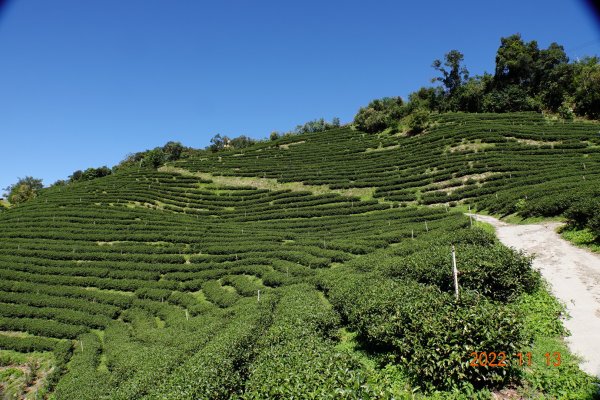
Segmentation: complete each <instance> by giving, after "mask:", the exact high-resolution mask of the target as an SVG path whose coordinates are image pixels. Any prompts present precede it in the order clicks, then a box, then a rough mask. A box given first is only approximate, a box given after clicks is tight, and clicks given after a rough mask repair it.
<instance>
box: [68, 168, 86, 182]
mask: <svg viewBox="0 0 600 400" xmlns="http://www.w3.org/2000/svg"><path fill="white" fill-rule="evenodd" d="M82 178H83V171H82V170H80V169H78V170H77V171H75V172H73V173H72V174H71V175H70V176H69V180H70V181H71V182H77V181H80V180H81V179H82Z"/></svg>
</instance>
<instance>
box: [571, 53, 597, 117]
mask: <svg viewBox="0 0 600 400" xmlns="http://www.w3.org/2000/svg"><path fill="white" fill-rule="evenodd" d="M575 88H576V89H575V93H574V101H575V112H576V113H577V114H578V115H586V116H588V117H590V118H596V119H598V118H600V59H599V58H598V57H586V58H584V59H583V60H581V61H579V62H577V63H576V64H575Z"/></svg>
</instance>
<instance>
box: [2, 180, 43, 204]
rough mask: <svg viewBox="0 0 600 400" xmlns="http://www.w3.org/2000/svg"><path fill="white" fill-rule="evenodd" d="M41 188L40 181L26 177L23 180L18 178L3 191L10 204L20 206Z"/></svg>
mask: <svg viewBox="0 0 600 400" xmlns="http://www.w3.org/2000/svg"><path fill="white" fill-rule="evenodd" d="M43 187H44V185H43V184H42V180H41V179H35V178H33V177H31V176H26V177H25V178H19V180H18V181H17V183H15V184H12V185H10V186H8V187H7V188H5V189H4V190H5V191H6V195H7V199H8V201H9V202H10V203H12V204H20V203H24V202H26V201H27V200H31V199H33V198H34V197H35V196H37V192H38V191H39V190H40V189H42V188H43Z"/></svg>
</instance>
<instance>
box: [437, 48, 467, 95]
mask: <svg viewBox="0 0 600 400" xmlns="http://www.w3.org/2000/svg"><path fill="white" fill-rule="evenodd" d="M463 60H464V56H463V54H462V53H461V52H460V51H458V50H450V51H449V52H448V53H446V54H445V55H444V63H443V65H444V66H445V67H446V68H444V67H443V66H442V61H440V60H435V61H433V64H432V67H433V68H434V69H435V70H436V71H439V72H440V73H441V74H442V76H438V77H437V78H433V79H432V82H436V81H437V82H441V83H442V84H443V85H444V87H445V88H446V94H447V95H448V96H452V95H454V93H455V92H456V91H457V90H458V89H459V88H460V87H461V86H462V84H463V82H464V81H466V80H467V79H469V71H468V70H467V68H466V67H465V66H463V65H461V63H462V62H463Z"/></svg>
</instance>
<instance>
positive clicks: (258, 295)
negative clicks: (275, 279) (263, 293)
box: [256, 289, 260, 303]
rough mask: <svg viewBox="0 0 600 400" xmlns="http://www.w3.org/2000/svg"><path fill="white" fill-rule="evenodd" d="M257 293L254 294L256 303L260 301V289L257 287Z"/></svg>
mask: <svg viewBox="0 0 600 400" xmlns="http://www.w3.org/2000/svg"><path fill="white" fill-rule="evenodd" d="M257 292H258V294H257V295H256V302H257V303H258V302H259V301H260V289H258V291H257Z"/></svg>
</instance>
